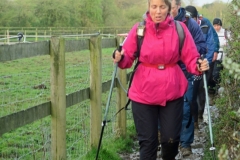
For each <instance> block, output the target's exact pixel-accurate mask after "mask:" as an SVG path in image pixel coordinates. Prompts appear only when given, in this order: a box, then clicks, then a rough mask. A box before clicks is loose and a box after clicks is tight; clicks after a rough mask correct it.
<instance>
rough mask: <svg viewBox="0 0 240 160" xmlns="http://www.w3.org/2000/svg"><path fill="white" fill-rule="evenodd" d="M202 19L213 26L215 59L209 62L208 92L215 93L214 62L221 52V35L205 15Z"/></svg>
mask: <svg viewBox="0 0 240 160" xmlns="http://www.w3.org/2000/svg"><path fill="white" fill-rule="evenodd" d="M202 20H204V21H206V23H207V25H208V26H210V27H211V28H212V31H213V39H214V46H215V47H214V55H213V59H212V63H210V64H209V66H210V70H209V71H208V72H209V79H208V92H209V94H213V95H214V94H215V92H216V88H215V86H216V82H215V81H214V80H213V68H214V63H215V61H216V60H217V56H218V53H219V48H220V42H219V37H218V34H217V32H216V30H215V29H214V27H213V25H212V23H211V22H210V21H209V20H208V19H207V18H205V17H203V18H202Z"/></svg>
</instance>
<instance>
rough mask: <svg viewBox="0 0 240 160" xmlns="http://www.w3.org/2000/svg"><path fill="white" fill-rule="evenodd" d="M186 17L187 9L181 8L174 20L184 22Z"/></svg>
mask: <svg viewBox="0 0 240 160" xmlns="http://www.w3.org/2000/svg"><path fill="white" fill-rule="evenodd" d="M185 15H186V10H185V8H182V7H181V8H179V9H178V15H177V16H176V17H174V20H177V21H181V22H184V21H185V20H186V18H185Z"/></svg>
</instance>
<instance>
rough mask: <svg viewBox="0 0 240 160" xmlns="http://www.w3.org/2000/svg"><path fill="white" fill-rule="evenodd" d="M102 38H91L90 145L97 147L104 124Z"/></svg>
mask: <svg viewBox="0 0 240 160" xmlns="http://www.w3.org/2000/svg"><path fill="white" fill-rule="evenodd" d="M101 46H102V45H101V36H92V37H91V38H90V71H91V73H90V74H91V75H90V105H91V107H90V121H91V122H90V144H91V146H92V147H97V146H98V142H99V135H100V132H101V122H102V62H101V61H102V49H101Z"/></svg>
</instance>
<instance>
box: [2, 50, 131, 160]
mask: <svg viewBox="0 0 240 160" xmlns="http://www.w3.org/2000/svg"><path fill="white" fill-rule="evenodd" d="M113 50H114V49H113V48H109V49H103V50H102V81H103V82H104V81H107V80H110V79H111V76H112V72H113V67H114V65H113V63H112V58H111V54H112V51H113ZM65 59H66V94H69V93H72V92H75V91H78V90H80V89H83V88H87V87H89V83H90V82H89V80H90V79H89V76H90V68H89V65H90V62H89V51H88V50H84V51H81V52H71V53H66V58H65ZM0 68H1V73H0V117H2V116H6V115H8V114H12V113H15V112H18V111H21V110H24V109H27V108H29V107H32V106H34V105H37V104H41V103H43V102H47V101H50V57H49V56H40V57H33V58H27V59H19V60H15V61H9V62H4V63H0ZM114 92H115V91H114ZM107 96H108V93H106V94H103V95H102V101H103V103H102V108H103V113H102V114H104V108H105V105H106V101H107ZM114 96H115V94H114V93H113V98H112V101H111V106H110V111H109V118H110V117H111V116H112V115H113V114H114V113H116V107H115V105H116V98H114ZM89 106H90V103H89V101H88V100H87V101H85V102H83V103H81V104H77V105H74V106H71V107H69V108H68V109H67V113H66V115H67V157H68V159H73V160H74V159H76V160H77V159H88V158H87V157H85V158H83V157H84V156H85V155H86V154H87V152H88V151H89V150H90V148H91V147H90V142H89V139H90V137H89V134H90V133H89V132H90V118H89V117H90V116H89V115H90V110H89ZM128 112H129V111H128ZM128 117H131V113H129V116H128ZM128 121H129V123H128V124H129V125H130V127H131V126H133V124H132V119H131V118H130V119H129V120H128ZM50 123H51V121H50V117H46V118H44V119H41V120H38V121H36V122H34V123H32V124H29V125H26V126H24V127H21V128H18V129H16V130H14V131H12V132H10V133H6V134H4V135H3V136H2V137H1V139H0V159H1V160H2V159H3V160H8V159H9V160H10V159H24V160H32V159H34V160H35V159H51V157H50V151H51V149H50V147H51V128H50V126H51V124H50ZM114 126H115V122H114V120H113V122H111V123H109V124H108V126H107V127H106V130H105V134H104V138H106V139H108V141H112V140H113V139H114V134H115V131H114ZM103 141H104V140H103ZM103 143H104V144H105V145H104V146H106V147H107V148H108V149H107V152H106V150H105V149H106V148H105V149H103V150H105V151H104V152H102V153H103V155H104V153H105V152H106V154H107V155H109V154H113V153H114V152H115V154H116V155H114V157H117V152H120V151H119V150H118V149H116V148H114V147H113V146H112V144H111V146H110V148H109V146H108V145H106V144H107V143H108V142H103ZM121 145H122V146H124V145H123V144H121ZM128 146H129V145H128ZM118 148H119V147H118ZM123 148H125V147H123ZM109 150H111V151H109ZM123 150H124V149H123ZM103 155H102V156H103ZM88 156H90V157H91V156H93V154H91V153H90V155H88Z"/></svg>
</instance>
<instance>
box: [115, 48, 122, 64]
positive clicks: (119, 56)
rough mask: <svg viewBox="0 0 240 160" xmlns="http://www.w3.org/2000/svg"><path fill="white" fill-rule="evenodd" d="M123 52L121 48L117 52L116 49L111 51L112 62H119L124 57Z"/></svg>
mask: <svg viewBox="0 0 240 160" xmlns="http://www.w3.org/2000/svg"><path fill="white" fill-rule="evenodd" d="M123 53H124V51H123V50H122V51H121V52H119V51H118V50H115V51H114V53H113V62H114V63H118V62H120V61H121V60H122V59H123V57H124V55H123Z"/></svg>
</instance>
